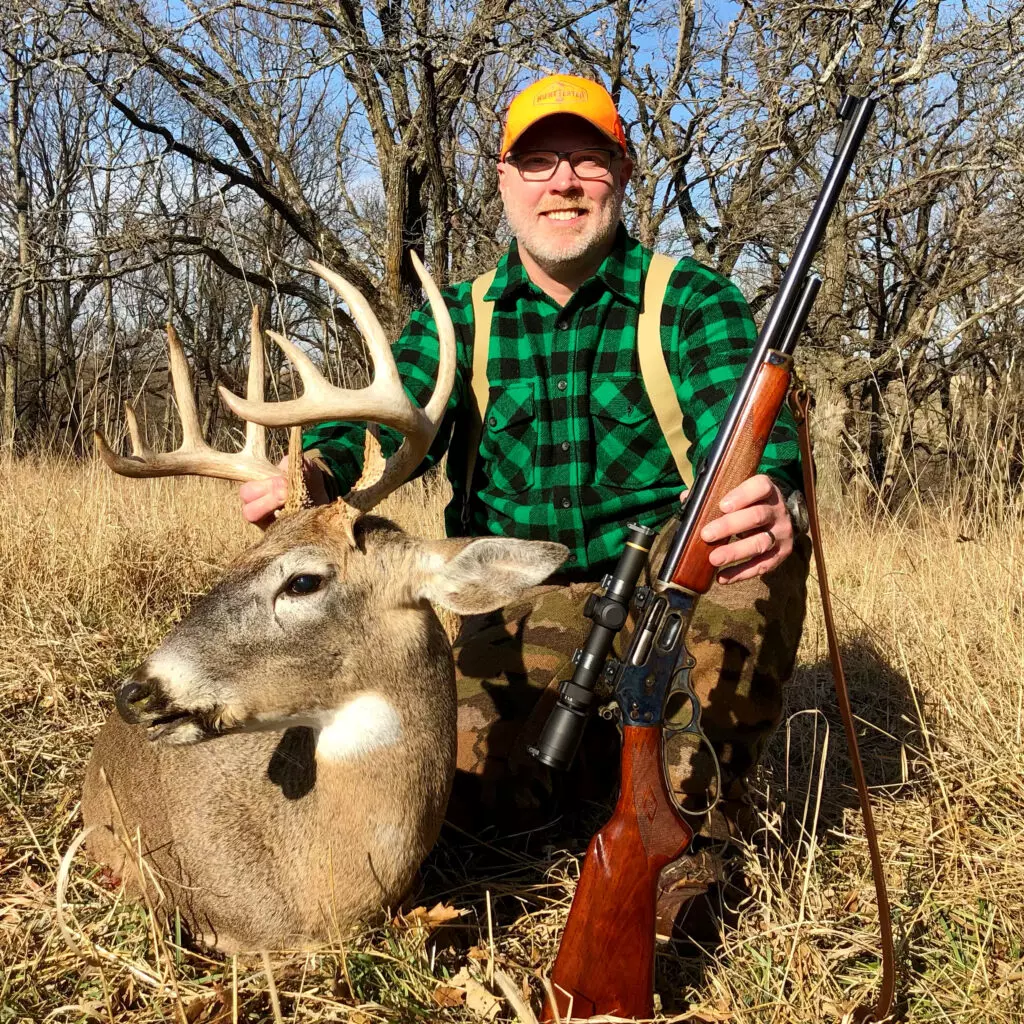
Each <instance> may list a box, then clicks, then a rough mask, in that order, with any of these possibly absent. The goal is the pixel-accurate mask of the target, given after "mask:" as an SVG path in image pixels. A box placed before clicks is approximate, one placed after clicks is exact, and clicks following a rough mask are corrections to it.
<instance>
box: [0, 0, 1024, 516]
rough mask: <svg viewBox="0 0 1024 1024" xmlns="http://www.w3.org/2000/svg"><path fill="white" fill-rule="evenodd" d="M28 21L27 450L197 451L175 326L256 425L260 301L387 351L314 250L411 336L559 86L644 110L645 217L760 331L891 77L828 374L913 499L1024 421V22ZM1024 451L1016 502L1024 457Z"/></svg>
mask: <svg viewBox="0 0 1024 1024" xmlns="http://www.w3.org/2000/svg"><path fill="white" fill-rule="evenodd" d="M0 23H2V28H3V32H2V38H3V40H4V42H3V85H2V94H3V96H2V98H3V107H4V111H5V115H6V118H5V119H6V131H5V132H4V133H3V139H2V142H0V325H2V340H0V382H2V387H3V398H2V411H0V439H2V441H0V443H2V445H3V448H4V449H6V450H7V451H8V452H10V451H12V450H13V451H14V452H18V453H25V452H30V451H39V450H41V449H42V450H48V451H58V452H72V453H74V454H83V453H84V452H85V451H86V450H87V449H88V448H89V446H90V442H89V437H90V435H91V431H92V429H94V428H95V427H97V426H100V427H102V428H103V429H104V430H106V431H107V432H108V435H110V434H112V435H113V436H115V437H116V436H118V435H119V432H120V429H121V425H122V422H123V414H122V411H121V410H122V405H123V401H124V400H126V399H127V400H131V401H139V400H140V399H143V398H144V399H145V400H144V401H142V409H143V413H144V416H145V418H146V421H147V423H146V430H147V432H148V434H149V437H150V440H151V441H152V442H156V443H166V442H168V441H169V440H170V439H171V438H170V435H171V434H173V431H174V429H175V426H174V418H173V416H171V415H170V414H169V413H170V410H169V403H168V402H167V401H166V400H165V398H164V392H165V386H164V385H165V379H166V357H165V354H164V342H163V330H162V329H163V324H164V323H165V321H168V320H171V321H173V322H174V323H175V325H176V326H177V328H178V331H179V333H180V334H181V336H182V337H183V339H184V341H185V345H186V350H187V352H188V355H189V357H190V360H191V362H192V365H193V366H194V368H195V388H196V392H197V399H198V402H199V408H200V412H201V416H202V420H203V425H204V429H205V430H206V431H207V434H208V436H209V437H213V435H216V434H218V433H219V432H222V431H224V430H227V429H237V427H236V425H234V424H232V423H229V422H225V418H224V414H223V412H222V410H221V409H220V408H219V405H218V403H217V402H216V401H215V400H214V397H213V396H214V394H215V393H214V392H213V385H214V384H215V382H217V381H218V380H224V381H226V382H228V383H229V384H230V385H232V386H238V385H239V384H240V382H241V380H242V377H243V374H244V364H245V361H246V352H245V348H246V345H245V339H246V338H247V331H246V329H245V327H246V324H247V322H248V317H249V312H250V309H251V304H252V303H254V302H255V303H258V304H259V305H260V306H261V308H262V310H263V317H264V323H265V325H270V324H274V325H277V326H281V325H287V328H288V330H289V332H291V334H292V335H293V336H295V337H298V338H300V339H305V340H306V341H307V342H308V343H309V344H310V345H311V346H313V347H314V348H320V347H321V346H322V351H323V358H324V361H325V365H326V366H327V369H328V371H329V372H330V374H331V375H332V376H333V377H334V378H335V379H336V380H351V379H353V378H358V376H359V374H360V373H361V372H362V369H363V366H364V362H363V355H362V350H361V345H360V342H359V340H358V336H357V334H356V332H354V331H353V330H351V329H350V324H349V322H348V320H347V318H346V316H345V314H344V312H343V311H342V310H340V309H338V308H336V307H335V306H334V305H333V303H332V302H331V300H330V297H329V295H328V293H327V291H326V289H325V288H324V287H323V286H322V285H321V284H320V283H319V282H318V281H317V280H316V279H315V278H314V277H313V276H312V275H310V274H309V273H308V272H307V271H306V269H305V263H306V260H307V259H309V258H315V259H317V260H321V261H323V262H325V263H327V264H328V265H330V266H332V267H333V268H334V269H336V270H338V271H340V272H341V273H342V274H344V275H345V276H346V277H348V278H349V279H350V280H351V281H353V282H354V283H355V284H356V285H357V286H358V287H359V288H360V289H361V290H362V291H363V292H364V293H365V294H366V295H367V296H369V297H370V299H371V300H372V302H373V303H374V305H375V306H376V308H377V310H378V312H379V314H380V316H381V318H382V320H383V321H384V322H385V323H386V324H388V325H389V326H390V328H391V330H392V331H393V332H395V333H397V331H398V330H399V329H400V326H401V323H402V321H403V319H404V317H405V315H406V314H407V312H408V310H409V309H410V308H411V306H412V305H413V304H414V303H417V302H418V301H419V298H418V295H417V292H416V286H415V285H414V277H413V275H412V273H411V267H410V265H409V261H408V258H407V257H406V255H405V253H406V251H407V250H408V249H410V248H414V249H416V250H418V251H419V252H421V253H423V254H424V255H425V257H426V261H427V263H428V265H429V266H430V268H431V269H432V271H433V273H434V275H435V277H436V278H438V279H439V280H441V281H444V282H447V281H455V280H460V279H465V278H466V277H469V276H471V275H473V274H475V273H477V272H479V271H480V270H482V269H484V268H487V267H488V266H492V265H493V264H494V262H495V261H496V259H497V258H498V256H499V255H500V252H501V251H502V249H503V247H504V245H505V244H506V242H507V238H508V234H507V228H506V227H505V226H504V224H503V222H502V215H501V203H500V199H499V196H498V192H497V186H496V174H495V169H494V165H495V161H496V158H497V155H498V146H499V138H500V120H501V116H502V114H503V112H504V109H505V107H506V105H507V103H508V100H509V99H510V97H511V96H512V95H513V94H514V92H515V91H516V89H517V88H519V87H521V86H522V84H524V83H525V82H526V81H528V80H530V79H532V78H534V77H537V76H538V75H539V74H541V73H545V72H549V71H553V70H559V71H571V72H575V73H578V74H582V75H586V76H591V77H597V78H600V79H601V80H602V81H604V82H605V83H606V84H608V86H609V87H610V89H611V91H612V93H613V95H614V96H615V98H616V100H617V102H618V104H619V106H620V108H621V110H622V112H623V115H624V119H625V121H626V127H627V135H628V137H629V139H630V141H631V145H632V147H633V155H634V158H635V160H636V173H635V176H634V181H633V185H632V186H631V188H630V194H629V201H628V210H627V220H628V225H629V227H630V228H631V230H633V231H634V232H635V233H636V234H637V235H638V236H639V237H640V238H641V239H642V240H643V241H644V243H646V244H647V245H651V246H654V245H657V246H658V248H660V249H661V250H663V251H667V252H671V253H679V254H683V253H692V254H693V255H694V256H696V257H697V258H698V259H700V260H702V261H704V262H706V263H708V264H710V265H712V266H714V267H715V268H717V269H719V270H721V271H722V272H724V273H726V274H731V275H733V276H734V277H735V278H736V280H737V281H738V282H739V283H740V285H741V287H742V288H743V290H744V292H745V294H746V295H747V297H748V299H749V300H750V302H751V304H752V306H753V309H754V311H755V314H758V315H763V314H764V312H765V311H766V308H767V304H768V302H769V301H770V299H771V297H772V296H773V295H774V292H775V289H776V287H777V283H778V280H779V278H780V276H781V273H782V271H783V269H784V267H785V262H786V259H787V258H788V254H789V253H790V252H791V251H792V249H793V246H794V244H795V240H796V237H797V235H798V233H799V230H800V228H801V227H802V224H803V221H804V219H805V217H806V215H807V213H808V212H809V209H810V205H811V203H812V201H813V197H814V195H815V194H816V191H817V188H818V187H819V185H820V177H821V170H822V168H823V167H825V166H827V150H828V147H829V145H830V144H831V142H832V141H834V139H835V131H836V125H837V121H836V116H835V109H836V106H837V104H838V101H839V99H840V97H841V96H842V94H843V93H844V92H845V91H846V90H852V91H854V92H860V93H863V92H864V91H866V90H869V89H870V90H874V91H875V92H876V93H877V95H878V96H879V100H880V103H879V108H878V112H877V115H876V118H875V121H874V124H873V125H872V127H871V129H870V132H869V136H868V139H867V140H866V142H865V145H864V147H863V150H862V155H861V158H860V160H859V162H858V165H857V168H856V172H855V180H854V181H853V182H852V183H851V185H850V188H849V190H848V192H847V196H848V197H850V201H849V202H848V203H847V205H846V208H845V212H842V211H841V212H839V213H838V214H837V215H836V216H835V218H834V219H833V221H832V223H831V226H830V229H829V232H828V236H827V239H826V241H825V244H824V246H823V249H822V252H821V254H820V258H819V262H820V265H821V269H823V271H824V279H825V284H824V288H823V291H822V294H821V295H820V297H819V299H818V303H817V307H816V310H815V314H814V317H813V320H812V323H811V325H810V330H809V335H808V337H807V339H806V343H805V345H804V347H803V350H802V357H801V358H802V363H803V369H804V371H805V372H806V373H808V374H809V375H810V376H811V378H812V379H813V381H814V383H815V384H816V385H817V386H818V388H819V390H821V389H824V391H825V392H826V393H827V394H829V395H831V396H832V397H833V398H834V399H836V401H837V405H836V408H837V409H839V411H840V414H841V422H839V423H837V424H836V426H837V427H838V428H839V436H840V437H841V448H842V457H843V458H844V459H846V460H849V461H851V462H852V463H854V464H855V467H856V468H857V469H860V470H862V471H863V472H861V473H858V474H855V475H856V476H857V479H858V480H866V481H868V482H869V489H870V490H871V492H872V493H873V495H874V497H875V498H881V499H882V500H883V501H886V502H891V501H892V500H894V499H895V500H898V499H899V498H900V496H901V495H902V494H905V493H908V492H910V491H911V490H912V488H910V487H908V486H906V485H908V484H913V483H915V482H916V483H918V484H922V483H923V484H924V485H925V490H927V488H928V487H929V486H931V483H930V481H932V478H935V479H937V480H939V481H940V482H941V479H942V478H943V475H944V474H948V472H949V470H950V468H951V467H953V468H955V469H967V470H968V471H970V470H971V469H972V466H970V465H966V466H964V465H960V463H963V461H964V460H967V461H968V462H969V461H970V460H971V458H973V456H972V455H971V454H970V451H972V450H974V449H973V447H972V446H968V447H967V448H965V446H964V445H963V444H962V443H961V440H962V438H963V436H964V434H965V431H970V432H979V433H980V434H981V435H988V436H990V437H991V436H1002V435H1003V434H1004V433H1006V432H1007V431H1006V428H1007V424H1012V423H1014V422H1015V416H1016V407H1017V403H1018V392H1019V388H1018V386H1017V379H1018V375H1019V372H1020V371H1019V368H1018V367H1017V365H1016V361H1015V343H1016V339H1017V338H1018V337H1019V335H1020V331H1021V321H1022V316H1024V313H1022V309H1021V306H1022V303H1024V284H1022V282H1021V278H1020V274H1019V270H1020V266H1021V262H1022V260H1024V228H1022V218H1021V189H1022V175H1021V170H1022V159H1024V157H1022V154H1024V145H1022V118H1021V113H1022V111H1024V74H1022V72H1024V52H1022V50H1024V38H1022V33H1024V4H1021V3H1019V2H1008V3H999V4H985V3H979V2H974V0H962V2H960V0H956V2H954V0H944V2H940V0H928V2H916V3H912V2H901V3H893V2H874V0H860V2H855V3H848V2H847V3H832V2H824V3H823V2H820V0H816V2H807V3H804V2H787V3H783V4H780V3H774V2H762V0H748V2H742V3H728V2H712V0H705V2H700V0H641V2H634V0H612V2H600V0H595V2H589V3H582V4H581V3H579V2H578V0H543V2H539V0H474V2H460V3H455V2H452V0H440V2H437V0H376V2H375V3H368V4H365V5H360V4H358V3H355V2H352V0H335V2H329V3H323V2H309V3H275V2H266V0H248V2H244V3H243V2H222V3H209V2H203V3H193V2H188V0H184V2H182V0H171V2H164V3H156V2H149V3H143V4H137V3H134V2H116V0H90V2H73V3H70V4H64V3H55V2H49V0H36V2H32V0H11V2H9V3H7V4H5V5H4V6H3V10H2V12H0ZM854 196H855V197H856V198H853V197H854ZM271 358H272V359H275V358H276V359H278V360H279V354H278V353H276V352H273V353H271ZM274 368H275V369H279V368H280V364H279V361H278V362H275V363H274ZM283 386H285V387H287V386H290V385H289V384H288V382H287V380H286V381H285V382H284V384H283ZM1011 433H1012V432H1011ZM163 435H168V436H166V437H165V436H163ZM1014 436H1015V435H1014ZM999 452H1000V457H1001V458H1003V459H1005V463H1006V464H1005V466H1004V467H1003V470H1004V473H1005V474H1006V475H1007V478H1008V479H1009V480H1011V481H1012V482H1015V481H1016V480H1017V478H1018V476H1019V473H1020V470H1021V468H1024V463H1022V453H1021V451H1020V447H1019V444H1016V443H1015V442H1011V441H1007V443H1006V444H1005V445H1003V446H1002V447H1001V448H1000V449H999ZM853 475H854V474H851V477H852V476H853Z"/></svg>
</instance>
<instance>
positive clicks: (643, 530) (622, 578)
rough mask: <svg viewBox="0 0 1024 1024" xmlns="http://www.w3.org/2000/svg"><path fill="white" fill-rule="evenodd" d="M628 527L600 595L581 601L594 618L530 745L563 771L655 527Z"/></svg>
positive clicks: (540, 758) (577, 741)
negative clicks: (556, 697) (602, 592)
mask: <svg viewBox="0 0 1024 1024" xmlns="http://www.w3.org/2000/svg"><path fill="white" fill-rule="evenodd" d="M627 529H628V531H629V533H628V536H627V537H626V543H625V544H624V545H623V548H622V554H621V555H620V556H619V560H618V562H616V563H615V568H614V569H613V570H612V571H611V572H610V573H609V574H608V575H607V576H605V578H604V579H603V580H602V581H601V586H602V587H603V588H604V596H603V597H598V595H597V594H591V595H590V597H588V598H587V603H586V604H585V605H584V607H583V614H584V615H585V616H586V617H587V618H588V619H590V620H591V621H592V622H593V623H594V624H593V625H592V626H591V627H590V634H589V636H588V637H587V641H586V643H585V644H584V645H583V646H582V647H580V648H578V649H577V650H576V652H575V653H574V654H573V656H572V660H573V662H574V664H575V665H576V670H575V671H574V672H573V674H572V678H571V679H563V680H562V682H561V683H560V684H559V687H558V701H557V702H556V704H555V706H554V707H553V708H552V709H551V713H550V714H549V715H548V720H547V722H546V723H545V724H544V729H543V731H542V732H541V734H540V739H538V741H537V745H536V746H535V747H530V748H529V751H530V753H531V754H532V755H533V756H534V757H535V758H537V760H538V761H540V762H542V763H543V764H546V765H548V766H549V767H551V768H559V769H561V770H563V771H564V770H565V769H567V768H569V766H570V765H571V764H572V761H573V758H574V757H575V756H576V750H577V748H578V747H579V745H580V740H581V739H582V737H583V727H584V726H585V725H586V724H587V718H588V717H589V716H590V711H591V707H592V705H593V703H594V687H595V686H596V685H597V682H598V680H599V679H600V678H601V674H602V673H603V672H604V671H605V664H606V662H607V663H608V664H609V665H611V666H613V667H614V662H608V654H609V652H610V651H611V649H612V644H613V643H614V641H615V636H616V634H617V633H618V632H619V630H620V629H622V627H623V626H624V625H625V624H626V618H627V616H628V615H629V604H630V601H632V599H633V591H634V590H635V589H636V581H637V580H638V579H639V578H640V573H641V572H643V569H644V566H645V565H646V564H647V555H648V552H649V551H650V550H651V545H652V544H653V543H654V538H655V531H654V530H651V529H648V528H647V527H646V526H640V525H639V524H637V523H630V524H629V526H628V527H627Z"/></svg>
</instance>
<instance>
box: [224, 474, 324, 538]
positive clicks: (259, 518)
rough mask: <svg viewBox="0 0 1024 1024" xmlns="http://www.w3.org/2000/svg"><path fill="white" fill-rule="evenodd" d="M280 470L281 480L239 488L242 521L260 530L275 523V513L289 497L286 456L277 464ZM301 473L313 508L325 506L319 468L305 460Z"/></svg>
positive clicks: (254, 481) (263, 481) (273, 477)
mask: <svg viewBox="0 0 1024 1024" xmlns="http://www.w3.org/2000/svg"><path fill="white" fill-rule="evenodd" d="M277 468H278V469H280V470H281V471H282V473H281V476H272V477H270V478H269V479H268V480H250V481H249V482H248V483H244V484H242V486H241V487H239V488H238V496H239V497H240V498H241V499H242V518H243V519H245V520H246V522H249V523H255V524H256V525H257V526H258V527H259V528H260V529H261V530H265V529H266V528H267V527H268V526H269V525H270V524H271V523H272V522H273V521H274V513H275V512H276V511H277V510H278V509H279V508H282V507H283V506H284V503H285V499H286V498H287V497H288V480H287V477H286V475H285V474H287V472H288V456H287V455H286V456H285V457H284V458H283V459H282V460H281V461H280V462H279V463H278V464H277ZM302 471H303V473H304V474H305V477H306V487H307V488H309V496H310V497H311V498H312V499H313V502H314V504H317V505H323V504H325V503H326V501H327V491H326V490H325V488H324V477H323V473H321V472H320V469H319V467H318V466H316V465H315V464H314V463H312V462H310V461H309V460H308V459H303V460H302Z"/></svg>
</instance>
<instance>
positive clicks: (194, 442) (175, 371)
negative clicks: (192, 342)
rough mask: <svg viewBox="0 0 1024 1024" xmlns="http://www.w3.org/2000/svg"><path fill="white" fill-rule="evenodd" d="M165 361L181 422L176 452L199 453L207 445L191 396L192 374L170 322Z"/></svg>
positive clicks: (194, 401) (193, 399)
mask: <svg viewBox="0 0 1024 1024" xmlns="http://www.w3.org/2000/svg"><path fill="white" fill-rule="evenodd" d="M167 361H168V363H169V364H170V368H171V386H172V387H173V389H174V400H175V402H176V403H177V405H178V419H179V421H180V422H181V447H180V448H179V449H178V451H182V452H184V451H201V450H202V449H204V448H206V447H207V445H206V442H205V441H204V440H203V432H202V430H201V429H200V427H199V413H198V412H196V400H195V397H194V396H193V394H192V374H191V373H189V369H188V361H187V360H186V359H185V350H184V348H182V346H181V341H180V339H179V338H178V332H177V331H176V330H175V329H174V325H173V324H172V323H170V322H168V324H167Z"/></svg>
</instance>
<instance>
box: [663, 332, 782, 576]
mask: <svg viewBox="0 0 1024 1024" xmlns="http://www.w3.org/2000/svg"><path fill="white" fill-rule="evenodd" d="M792 366H793V359H792V357H791V356H784V355H781V354H780V353H779V352H776V351H774V350H772V351H769V352H768V355H767V357H766V358H765V360H764V362H763V363H761V366H760V367H759V368H758V372H757V376H756V377H755V379H754V385H753V389H752V390H751V392H750V397H749V400H748V401H747V402H746V404H745V405H744V407H743V409H742V410H741V411H740V416H739V419H738V420H737V423H736V428H735V429H734V430H733V432H732V436H731V437H730V438H729V440H728V442H727V444H726V448H725V453H724V455H723V457H722V460H721V462H720V463H719V466H718V472H716V473H715V475H714V477H713V479H712V480H711V482H710V485H709V490H708V495H707V499H706V500H705V502H704V507H703V509H702V510H701V513H700V515H699V516H698V518H697V520H696V525H695V527H694V529H693V532H692V534H691V536H690V540H689V543H687V545H686V547H685V548H684V549H683V550H682V552H681V553H680V557H679V561H678V563H677V564H676V566H675V568H674V570H672V576H671V582H672V583H673V584H675V585H676V586H677V587H682V588H683V589H684V590H688V591H690V593H692V594H706V593H707V592H708V588H709V587H710V586H711V584H712V582H713V581H714V578H715V573H717V572H718V570H719V568H720V567H719V566H714V565H712V564H711V563H710V562H709V561H708V556H709V555H710V554H711V552H712V550H713V549H714V548H715V547H717V546H718V544H720V543H721V544H724V543H725V541H719V542H717V543H715V544H706V543H705V542H704V541H703V540H701V538H700V532H701V530H702V529H704V527H705V526H706V525H707V524H708V523H710V522H711V521H712V520H713V519H718V517H719V516H721V515H722V509H721V506H720V504H719V503H720V502H721V500H722V498H724V497H725V496H726V494H728V493H729V491H731V490H732V489H733V488H734V487H737V486H739V484H741V483H743V481H744V480H747V479H749V478H750V477H752V476H754V474H756V473H757V468H758V466H759V465H760V463H761V458H762V457H763V455H764V450H765V447H766V446H767V444H768V438H769V436H770V435H771V432H772V428H773V427H774V426H775V421H776V419H777V418H778V415H779V411H780V410H781V408H782V403H783V402H784V401H785V400H786V395H787V393H788V392H789V383H790V377H791V371H792Z"/></svg>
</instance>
